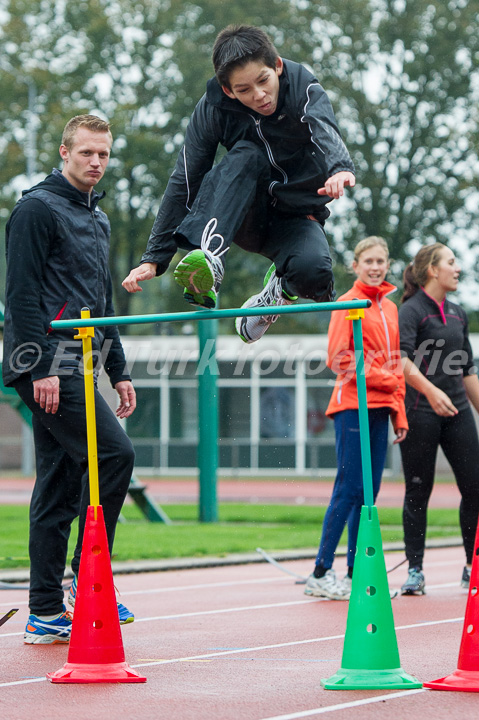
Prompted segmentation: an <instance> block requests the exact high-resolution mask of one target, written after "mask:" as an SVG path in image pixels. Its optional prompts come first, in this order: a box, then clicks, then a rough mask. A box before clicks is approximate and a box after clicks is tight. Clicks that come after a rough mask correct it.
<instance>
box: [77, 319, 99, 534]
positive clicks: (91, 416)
mask: <svg viewBox="0 0 479 720" xmlns="http://www.w3.org/2000/svg"><path fill="white" fill-rule="evenodd" d="M81 317H82V320H83V319H85V318H89V317H90V310H89V309H88V308H82V311H81ZM94 336H95V328H93V327H84V328H78V335H75V340H81V341H82V349H83V380H84V383H85V411H86V432H87V442H88V475H89V481H90V505H92V506H93V507H94V508H95V520H96V508H97V507H98V505H99V504H100V489H99V484H98V449H97V442H96V416H95V387H94V383H93V352H92V342H91V339H92V337H94Z"/></svg>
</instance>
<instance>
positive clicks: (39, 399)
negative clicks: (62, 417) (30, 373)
mask: <svg viewBox="0 0 479 720" xmlns="http://www.w3.org/2000/svg"><path fill="white" fill-rule="evenodd" d="M33 399H34V400H35V402H36V403H38V404H39V405H40V407H41V408H43V410H45V412H46V413H51V414H52V415H55V413H56V411H57V410H58V406H59V404H60V378H59V377H58V375H50V376H49V377H44V378H40V380H33Z"/></svg>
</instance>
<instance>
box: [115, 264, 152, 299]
mask: <svg viewBox="0 0 479 720" xmlns="http://www.w3.org/2000/svg"><path fill="white" fill-rule="evenodd" d="M154 277H156V263H148V262H147V263H142V264H141V265H139V266H138V267H136V268H133V270H132V271H131V272H130V274H129V275H128V276H127V277H126V278H125V279H124V280H123V282H122V285H123V287H124V288H125V290H128V292H129V293H134V292H141V291H142V290H143V288H141V287H140V286H139V285H138V283H140V282H143V281H144V280H151V279H152V278H154Z"/></svg>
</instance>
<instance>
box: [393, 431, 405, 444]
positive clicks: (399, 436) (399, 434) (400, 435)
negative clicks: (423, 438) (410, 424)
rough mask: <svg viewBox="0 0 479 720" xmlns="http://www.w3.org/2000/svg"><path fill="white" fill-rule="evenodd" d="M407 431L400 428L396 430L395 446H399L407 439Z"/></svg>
mask: <svg viewBox="0 0 479 720" xmlns="http://www.w3.org/2000/svg"><path fill="white" fill-rule="evenodd" d="M406 435H407V430H406V428H398V429H397V430H396V439H395V440H394V441H393V445H397V444H398V443H401V442H402V441H403V440H405V439H406Z"/></svg>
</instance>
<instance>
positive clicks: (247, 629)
mask: <svg viewBox="0 0 479 720" xmlns="http://www.w3.org/2000/svg"><path fill="white" fill-rule="evenodd" d="M401 559H402V554H401V555H400V554H387V555H386V567H387V568H388V569H389V568H392V567H394V566H395V565H396V564H397V563H398V562H399V561H400V560H401ZM463 563H464V557H463V551H462V549H460V548H448V549H429V550H427V552H426V564H425V574H426V581H427V595H426V596H423V597H398V598H396V599H394V600H393V601H392V607H393V612H394V619H395V626H396V636H397V641H398V646H399V653H400V659H401V666H402V667H403V669H404V670H405V671H406V672H408V673H410V674H412V675H414V676H416V677H417V678H418V679H420V680H421V681H427V680H435V679H437V678H440V677H443V676H444V675H447V674H449V673H450V672H452V671H453V670H455V669H456V668H457V659H458V652H459V646H460V642H461V633H462V628H463V624H464V612H465V605H466V600H467V592H466V591H465V590H463V589H461V588H460V586H459V580H460V576H461V571H462V566H463ZM284 567H285V568H288V569H289V570H291V571H293V572H295V573H298V574H300V575H304V576H305V575H307V574H308V573H309V572H310V571H311V561H307V560H302V561H294V562H288V563H285V564H284ZM404 568H405V566H404V565H403V566H402V567H400V568H399V569H396V570H394V571H393V572H391V573H390V575H389V580H390V585H391V587H399V586H400V585H401V583H402V582H403V581H404V579H405V574H406V571H405V569H404ZM336 569H337V571H338V574H341V575H342V573H344V571H345V565H344V558H339V559H338V560H337V562H336ZM115 583H116V585H117V587H118V588H119V590H120V592H121V601H122V602H124V603H125V604H126V605H127V606H128V607H129V608H130V609H132V610H133V611H134V612H135V614H136V621H135V622H134V623H133V624H132V625H128V626H125V627H123V628H122V634H123V644H124V648H125V654H126V659H127V662H128V663H129V664H130V665H131V666H132V667H135V668H137V669H139V670H140V671H141V672H142V673H144V674H145V675H146V676H147V682H146V684H121V685H108V684H99V685H52V684H51V683H50V682H48V681H47V680H46V679H45V674H46V673H47V672H51V671H55V670H58V669H59V668H61V667H62V666H63V664H64V663H65V662H66V660H67V655H68V646H65V645H50V646H43V647H42V646H25V645H23V643H22V635H23V628H24V626H25V622H26V619H27V614H28V609H27V592H26V591H25V590H19V589H15V590H2V591H0V611H1V613H0V614H1V615H3V614H4V613H5V612H7V611H8V610H9V609H10V608H13V607H18V608H19V612H18V613H17V614H16V615H15V616H14V617H13V618H12V619H11V620H9V621H8V622H7V623H6V624H5V625H3V627H1V628H0V718H2V720H20V719H22V720H23V718H25V717H30V716H34V717H35V719H36V720H43V718H48V720H51V718H59V717H67V718H72V719H73V720H86V719H87V718H88V720H91V719H96V718H101V719H102V720H117V719H118V718H120V719H121V720H130V718H135V720H150V719H151V720H153V719H155V720H296V718H298V719H299V718H315V717H320V716H322V717H327V718H338V720H343V719H344V720H348V719H349V718H352V719H353V718H354V720H363V719H366V718H368V720H375V719H376V718H381V720H389V718H394V719H395V720H398V719H402V718H408V719H409V718H421V720H432V719H434V720H442V719H444V720H455V719H456V718H461V720H465V719H468V718H477V716H478V707H479V706H478V702H479V695H477V694H476V693H458V692H437V691H432V690H424V689H423V690H409V691H395V690H391V691H383V690H375V691H366V690H365V691H359V692H357V691H331V690H329V691H328V690H324V689H323V688H322V687H321V686H320V679H321V678H324V677H329V676H330V675H332V674H333V673H334V672H335V671H336V670H337V669H338V668H339V667H340V666H341V656H342V649H343V643H344V632H345V628H346V615H347V608H348V603H346V602H334V601H330V600H323V599H311V598H307V597H306V596H304V594H303V586H302V585H297V584H296V583H295V579H294V578H293V577H292V576H290V575H287V574H285V573H283V572H281V571H280V570H278V569H277V568H275V567H273V566H272V565H269V564H266V563H265V564H260V565H257V564H255V565H243V566H236V567H231V566H229V567H217V568H209V569H193V570H179V571H170V572H163V573H153V572H151V573H145V574H137V575H126V576H118V577H116V578H115ZM478 642H479V640H478ZM478 676H479V670H478ZM478 686H479V677H478Z"/></svg>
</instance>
